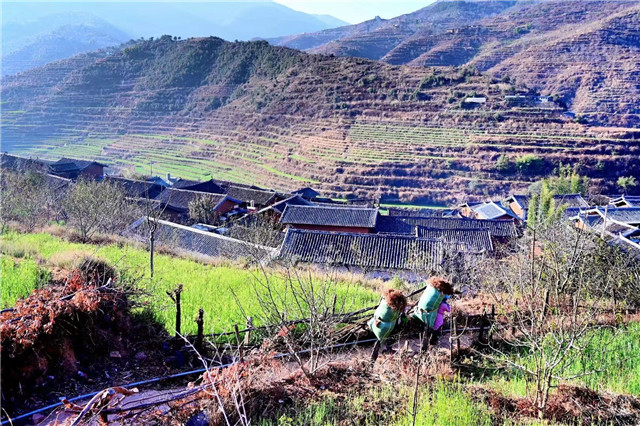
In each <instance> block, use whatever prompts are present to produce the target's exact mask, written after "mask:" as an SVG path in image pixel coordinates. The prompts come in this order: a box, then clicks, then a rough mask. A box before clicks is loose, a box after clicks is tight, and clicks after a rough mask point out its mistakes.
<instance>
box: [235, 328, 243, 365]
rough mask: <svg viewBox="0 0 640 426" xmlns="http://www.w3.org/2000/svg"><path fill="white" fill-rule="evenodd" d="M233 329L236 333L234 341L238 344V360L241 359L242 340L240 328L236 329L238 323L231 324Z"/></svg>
mask: <svg viewBox="0 0 640 426" xmlns="http://www.w3.org/2000/svg"><path fill="white" fill-rule="evenodd" d="M233 331H234V333H235V335H236V343H237V344H238V357H239V358H240V361H242V358H243V354H242V352H243V351H242V340H240V330H239V329H238V324H233Z"/></svg>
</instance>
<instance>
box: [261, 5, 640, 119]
mask: <svg viewBox="0 0 640 426" xmlns="http://www.w3.org/2000/svg"><path fill="white" fill-rule="evenodd" d="M639 16H640V2H638V1H625V0H622V1H615V2H614V1H601V0H594V1H587V0H572V1H551V0H549V1H519V2H516V1H449V2H446V1H441V2H438V3H435V4H433V5H430V6H427V7H425V8H423V9H420V10H418V11H416V12H414V13H410V14H407V15H403V16H399V17H397V18H393V19H389V20H383V19H375V20H371V21H367V22H364V23H361V24H358V25H351V26H345V27H340V28H336V29H331V30H325V31H320V32H316V33H310V34H301V35H294V36H287V37H280V38H274V39H270V40H269V41H270V42H271V43H272V44H274V45H281V46H288V47H292V48H296V49H301V50H306V51H309V52H312V53H323V54H333V55H338V56H360V57H365V58H370V59H379V60H382V61H384V62H387V63H390V64H409V65H412V66H452V65H454V66H463V65H474V66H475V67H477V68H478V69H479V70H480V71H482V72H487V73H489V74H491V75H494V76H496V77H497V78H510V79H511V78H515V80H517V81H522V82H524V83H526V84H527V85H528V86H529V87H531V88H535V89H537V90H539V91H542V92H544V93H547V94H553V95H557V96H559V97H560V98H562V100H563V102H564V103H565V104H567V105H568V106H569V108H570V109H571V110H573V111H574V112H576V113H580V114H583V115H585V116H586V117H588V118H589V119H591V120H592V122H597V123H609V124H616V123H620V122H622V123H627V124H628V123H629V121H628V117H631V119H632V120H633V117H634V116H637V115H638V114H639V113H640V103H638V102H637V99H638V98H639V97H640V75H638V73H637V64H638V63H640V42H639V40H640V36H639V34H640V25H639V24H640V22H639V21H638V19H639Z"/></svg>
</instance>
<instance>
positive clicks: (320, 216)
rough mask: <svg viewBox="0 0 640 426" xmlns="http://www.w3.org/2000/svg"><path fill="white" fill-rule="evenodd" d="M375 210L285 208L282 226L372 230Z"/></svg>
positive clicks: (313, 207)
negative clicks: (339, 227) (341, 227)
mask: <svg viewBox="0 0 640 426" xmlns="http://www.w3.org/2000/svg"><path fill="white" fill-rule="evenodd" d="M377 216H378V210H377V209H369V208H352V207H320V206H287V207H286V208H285V210H284V213H283V214H282V218H280V222H281V223H283V224H296V225H318V226H344V227H357V228H374V227H375V226H376V218H377Z"/></svg>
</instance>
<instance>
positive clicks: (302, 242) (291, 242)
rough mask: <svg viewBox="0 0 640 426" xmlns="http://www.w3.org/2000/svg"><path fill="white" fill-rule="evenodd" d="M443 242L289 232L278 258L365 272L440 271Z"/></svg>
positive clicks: (345, 234)
mask: <svg viewBox="0 0 640 426" xmlns="http://www.w3.org/2000/svg"><path fill="white" fill-rule="evenodd" d="M443 250H444V248H443V242H442V241H440V240H434V239H426V238H418V237H416V236H413V235H384V234H362V233H351V232H326V231H315V230H308V229H291V228H290V229H288V230H287V233H286V236H285V239H284V242H283V243H282V247H281V249H280V255H279V257H280V258H281V259H283V260H287V261H290V262H305V263H312V264H322V265H330V266H344V267H347V268H357V269H358V270H361V271H364V272H370V271H385V270H393V271H397V270H407V271H418V272H420V271H421V272H426V273H431V272H434V271H437V270H438V269H439V268H440V265H441V263H442V259H443Z"/></svg>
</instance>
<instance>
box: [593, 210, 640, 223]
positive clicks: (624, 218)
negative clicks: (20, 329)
mask: <svg viewBox="0 0 640 426" xmlns="http://www.w3.org/2000/svg"><path fill="white" fill-rule="evenodd" d="M598 211H599V212H600V215H601V216H604V215H605V211H606V215H607V219H612V220H617V221H618V222H623V223H627V224H632V225H639V224H640V207H618V208H612V207H609V208H608V209H605V208H604V207H598Z"/></svg>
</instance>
